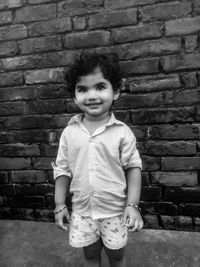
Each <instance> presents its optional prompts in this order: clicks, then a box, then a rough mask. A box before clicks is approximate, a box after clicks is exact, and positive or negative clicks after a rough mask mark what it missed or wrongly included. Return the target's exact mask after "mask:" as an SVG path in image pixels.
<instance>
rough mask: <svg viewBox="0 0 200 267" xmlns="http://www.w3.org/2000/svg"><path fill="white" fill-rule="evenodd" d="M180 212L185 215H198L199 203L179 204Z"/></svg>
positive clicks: (199, 212)
mask: <svg viewBox="0 0 200 267" xmlns="http://www.w3.org/2000/svg"><path fill="white" fill-rule="evenodd" d="M179 210H180V214H181V215H185V216H193V217H200V204H199V203H198V204H197V203H192V204H189V203H188V204H181V205H180V208H179Z"/></svg>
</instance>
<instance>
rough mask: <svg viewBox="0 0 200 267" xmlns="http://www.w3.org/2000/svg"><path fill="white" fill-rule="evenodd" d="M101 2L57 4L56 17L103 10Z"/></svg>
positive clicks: (97, 0) (96, 0)
mask: <svg viewBox="0 0 200 267" xmlns="http://www.w3.org/2000/svg"><path fill="white" fill-rule="evenodd" d="M103 3H104V1H103V0H93V1H90V0H83V1H79V0H73V1H67V2H66V1H62V2H60V3H58V17H59V18H60V17H66V16H69V15H70V16H74V15H82V14H88V13H93V12H101V11H102V10H103Z"/></svg>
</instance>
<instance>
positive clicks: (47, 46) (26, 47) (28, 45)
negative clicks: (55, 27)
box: [20, 36, 62, 54]
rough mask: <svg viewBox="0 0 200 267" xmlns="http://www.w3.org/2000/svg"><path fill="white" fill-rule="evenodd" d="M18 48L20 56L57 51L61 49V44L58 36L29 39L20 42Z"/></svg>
mask: <svg viewBox="0 0 200 267" xmlns="http://www.w3.org/2000/svg"><path fill="white" fill-rule="evenodd" d="M20 48H21V54H31V53H38V52H47V51H51V50H52V51H53V50H55V51H58V50H61V49H62V43H61V38H60V37H58V36H48V37H40V38H29V39H25V40H22V41H21V42H20Z"/></svg>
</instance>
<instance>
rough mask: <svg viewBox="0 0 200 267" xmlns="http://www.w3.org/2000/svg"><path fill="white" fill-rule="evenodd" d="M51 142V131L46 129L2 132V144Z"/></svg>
mask: <svg viewBox="0 0 200 267" xmlns="http://www.w3.org/2000/svg"><path fill="white" fill-rule="evenodd" d="M48 141H49V131H48V130H44V129H37V130H20V131H9V132H0V142H1V143H30V144H32V143H37V142H38V143H40V142H48Z"/></svg>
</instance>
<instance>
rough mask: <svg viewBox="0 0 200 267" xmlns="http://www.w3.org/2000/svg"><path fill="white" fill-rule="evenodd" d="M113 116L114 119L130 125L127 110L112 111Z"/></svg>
mask: <svg viewBox="0 0 200 267" xmlns="http://www.w3.org/2000/svg"><path fill="white" fill-rule="evenodd" d="M114 114H115V117H116V118H117V119H118V120H120V121H122V122H124V123H127V124H129V123H130V116H129V112H127V110H114Z"/></svg>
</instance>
